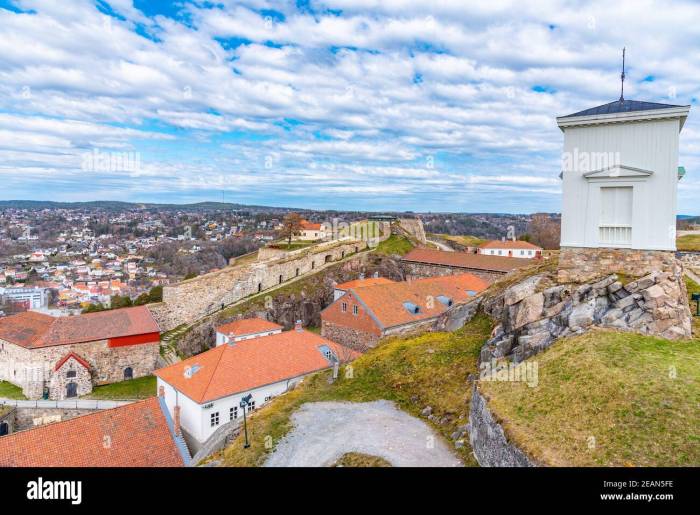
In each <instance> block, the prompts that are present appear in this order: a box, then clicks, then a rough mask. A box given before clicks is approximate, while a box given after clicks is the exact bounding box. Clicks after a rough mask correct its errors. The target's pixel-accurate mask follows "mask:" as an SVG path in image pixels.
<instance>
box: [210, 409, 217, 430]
mask: <svg viewBox="0 0 700 515" xmlns="http://www.w3.org/2000/svg"><path fill="white" fill-rule="evenodd" d="M209 422H210V423H211V427H216V426H218V425H219V412H218V411H217V412H216V413H212V414H211V415H209Z"/></svg>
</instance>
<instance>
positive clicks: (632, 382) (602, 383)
mask: <svg viewBox="0 0 700 515" xmlns="http://www.w3.org/2000/svg"><path fill="white" fill-rule="evenodd" d="M528 361H531V362H535V361H536V362H537V363H538V366H539V384H538V386H536V387H534V388H530V387H528V386H527V385H525V384H524V383H516V382H496V381H493V382H486V381H481V382H480V387H481V391H482V392H483V393H484V394H485V395H486V397H487V398H488V399H489V407H490V408H491V410H492V412H493V413H494V414H495V416H496V417H497V418H499V419H500V420H501V421H502V423H503V427H504V429H505V430H506V432H507V433H508V435H509V436H510V437H511V438H512V439H513V441H514V442H515V443H516V444H517V445H519V446H520V447H521V448H522V449H524V450H525V451H527V452H528V453H529V454H530V455H531V456H533V457H534V458H535V459H537V460H540V461H542V462H543V463H546V464H549V465H557V466H687V465H697V464H698V463H700V410H698V409H697V407H698V403H699V402H700V345H698V341H696V340H690V341H681V342H673V341H669V340H664V339H660V338H655V337H650V336H641V335H638V334H633V333H620V332H614V331H602V330H595V331H591V332H589V333H586V334H583V335H580V336H576V337H573V338H567V339H564V340H560V341H558V342H556V343H555V344H554V345H552V347H550V348H549V349H547V350H546V351H545V352H543V353H542V354H539V355H537V356H533V357H532V358H530V360H528Z"/></svg>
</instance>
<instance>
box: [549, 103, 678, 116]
mask: <svg viewBox="0 0 700 515" xmlns="http://www.w3.org/2000/svg"><path fill="white" fill-rule="evenodd" d="M672 107H684V106H679V105H671V104H658V103H656V102H641V101H639V100H623V101H622V102H620V101H619V100H615V101H614V102H610V103H609V104H603V105H601V106H598V107H591V108H590V109H584V110H583V111H579V112H578V113H574V114H568V115H566V116H562V117H561V118H572V117H574V116H593V115H598V114H613V113H629V112H631V111H650V110H652V109H670V108H672Z"/></svg>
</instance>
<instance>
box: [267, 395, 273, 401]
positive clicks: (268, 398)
mask: <svg viewBox="0 0 700 515" xmlns="http://www.w3.org/2000/svg"><path fill="white" fill-rule="evenodd" d="M273 397H274V395H268V396H267V397H265V402H267V401H269V400H271V399H272V398H273Z"/></svg>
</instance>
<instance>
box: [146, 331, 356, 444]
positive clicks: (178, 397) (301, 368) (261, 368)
mask: <svg viewBox="0 0 700 515" xmlns="http://www.w3.org/2000/svg"><path fill="white" fill-rule="evenodd" d="M357 356H359V354H358V353H357V352H355V351H353V350H351V349H348V348H346V347H343V346H342V345H339V344H337V343H334V342H331V341H330V340H327V339H325V338H323V337H321V336H319V335H317V334H314V333H311V332H309V331H304V330H303V329H301V325H300V324H298V326H297V327H296V328H295V329H293V330H291V331H284V332H281V333H276V334H272V335H269V336H262V337H258V338H255V339H254V340H241V341H233V342H229V343H227V344H225V345H220V346H218V347H215V348H213V349H211V350H208V351H206V352H203V353H201V354H198V355H196V356H193V357H191V358H188V359H186V360H183V361H181V362H179V363H176V364H174V365H170V366H168V367H165V368H161V369H160V370H157V371H156V372H155V375H156V377H157V381H158V392H159V393H160V392H162V394H163V395H164V397H165V403H166V405H167V406H168V410H169V412H170V413H171V414H172V415H173V417H174V418H176V419H177V418H179V420H180V425H181V427H182V430H183V433H184V435H185V438H186V440H187V442H188V444H189V446H190V450H191V451H192V452H193V453H195V452H197V451H198V450H199V449H200V448H201V446H202V445H203V444H204V443H205V442H206V441H207V439H208V438H209V437H211V436H212V435H213V434H214V432H216V431H217V429H219V428H220V427H221V426H223V425H225V424H227V423H233V424H238V423H240V422H241V421H242V418H243V411H242V408H241V399H243V398H244V397H247V396H248V395H251V396H252V398H251V400H250V402H249V403H248V405H247V411H248V410H250V411H252V410H255V409H257V408H259V407H260V406H262V405H263V404H265V403H266V402H269V401H270V400H271V399H272V398H274V397H276V396H278V395H281V394H283V393H285V392H287V391H288V390H289V389H290V388H292V387H293V386H295V385H296V384H298V383H299V382H301V381H302V380H303V379H304V377H305V376H307V375H308V374H311V373H314V372H318V371H320V370H325V369H328V368H332V367H333V366H334V363H335V362H339V363H343V362H346V361H349V360H352V359H354V358H355V357H357ZM161 388H162V390H161Z"/></svg>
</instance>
